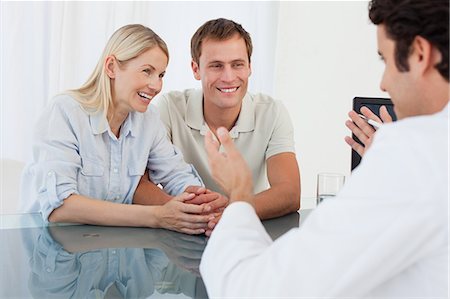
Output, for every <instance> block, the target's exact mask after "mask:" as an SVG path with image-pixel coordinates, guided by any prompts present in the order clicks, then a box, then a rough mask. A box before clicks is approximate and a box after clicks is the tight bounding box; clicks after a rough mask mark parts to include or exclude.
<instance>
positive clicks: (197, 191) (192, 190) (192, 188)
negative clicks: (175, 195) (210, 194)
mask: <svg viewBox="0 0 450 299" xmlns="http://www.w3.org/2000/svg"><path fill="white" fill-rule="evenodd" d="M185 192H187V193H194V194H196V195H199V194H203V193H205V192H206V188H205V187H202V186H188V187H187V188H186V190H185Z"/></svg>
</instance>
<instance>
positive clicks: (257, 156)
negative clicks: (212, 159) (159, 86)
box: [156, 89, 295, 193]
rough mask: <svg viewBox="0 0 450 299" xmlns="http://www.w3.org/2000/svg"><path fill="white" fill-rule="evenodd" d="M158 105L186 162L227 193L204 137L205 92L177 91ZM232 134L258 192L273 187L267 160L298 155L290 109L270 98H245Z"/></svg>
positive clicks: (212, 186)
mask: <svg viewBox="0 0 450 299" xmlns="http://www.w3.org/2000/svg"><path fill="white" fill-rule="evenodd" d="M156 105H157V106H158V108H159V111H160V114H161V120H162V121H163V123H164V124H165V125H166V127H167V132H168V136H169V139H170V140H171V141H172V143H173V144H174V145H175V146H176V147H178V148H179V149H181V151H182V153H183V155H184V159H185V160H186V162H188V163H191V164H193V165H194V167H195V168H196V169H197V171H198V173H199V174H200V176H201V177H202V179H203V182H204V183H205V186H206V187H207V188H209V189H211V190H213V191H217V192H223V191H222V190H221V188H220V187H219V186H218V185H217V184H216V183H215V181H214V179H213V178H212V177H211V174H210V170H209V166H208V160H207V155H206V151H205V146H204V144H205V143H204V137H205V134H206V132H207V131H208V130H209V127H208V125H207V124H206V123H205V119H204V117H203V93H202V90H195V89H188V90H185V91H183V92H180V91H173V92H170V93H167V94H164V95H162V96H161V97H160V98H159V99H158V101H156ZM230 135H231V137H232V138H233V141H234V143H235V144H236V146H237V148H238V149H239V151H240V152H241V153H242V155H243V156H244V159H245V160H246V161H247V163H248V164H249V166H250V169H251V171H252V173H253V182H254V192H255V193H258V192H261V191H264V190H266V189H267V188H268V187H269V182H268V180H267V172H266V160H267V159H268V158H270V157H271V156H273V155H276V154H279V153H284V152H292V153H294V152H295V148H294V130H293V126H292V122H291V119H290V117H289V114H288V112H287V110H286V108H285V107H284V106H283V104H282V103H281V102H280V101H274V100H273V99H272V98H271V97H269V96H266V95H262V94H255V95H253V94H250V93H247V94H246V95H245V97H244V100H243V101H242V108H241V112H240V114H239V117H238V119H237V122H236V125H235V126H234V127H233V128H232V129H231V131H230Z"/></svg>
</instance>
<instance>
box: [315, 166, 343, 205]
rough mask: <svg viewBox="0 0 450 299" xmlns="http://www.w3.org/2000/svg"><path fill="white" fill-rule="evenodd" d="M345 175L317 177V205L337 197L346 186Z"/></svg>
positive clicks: (335, 174)
mask: <svg viewBox="0 0 450 299" xmlns="http://www.w3.org/2000/svg"><path fill="white" fill-rule="evenodd" d="M344 182H345V175H343V174H340V173H319V174H318V175H317V198H316V199H317V204H319V203H321V202H322V201H324V200H326V199H327V198H331V197H334V196H336V194H337V193H338V192H339V190H340V189H341V187H342V186H343V185H344Z"/></svg>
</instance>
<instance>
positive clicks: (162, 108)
mask: <svg viewBox="0 0 450 299" xmlns="http://www.w3.org/2000/svg"><path fill="white" fill-rule="evenodd" d="M168 96H169V95H163V96H161V97H160V98H159V99H158V100H157V101H156V103H155V105H156V107H157V108H158V111H159V116H160V118H161V121H162V123H163V124H164V127H165V128H166V131H167V137H168V138H169V140H172V127H171V125H170V124H171V121H170V113H169V103H168V98H167V97H168Z"/></svg>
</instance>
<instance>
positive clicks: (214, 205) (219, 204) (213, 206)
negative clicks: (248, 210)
mask: <svg viewBox="0 0 450 299" xmlns="http://www.w3.org/2000/svg"><path fill="white" fill-rule="evenodd" d="M227 205H228V198H227V197H225V196H220V197H219V198H217V199H216V200H214V201H211V202H210V203H208V204H207V206H209V207H210V211H215V210H217V209H219V208H224V207H226V206H227Z"/></svg>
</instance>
